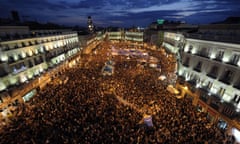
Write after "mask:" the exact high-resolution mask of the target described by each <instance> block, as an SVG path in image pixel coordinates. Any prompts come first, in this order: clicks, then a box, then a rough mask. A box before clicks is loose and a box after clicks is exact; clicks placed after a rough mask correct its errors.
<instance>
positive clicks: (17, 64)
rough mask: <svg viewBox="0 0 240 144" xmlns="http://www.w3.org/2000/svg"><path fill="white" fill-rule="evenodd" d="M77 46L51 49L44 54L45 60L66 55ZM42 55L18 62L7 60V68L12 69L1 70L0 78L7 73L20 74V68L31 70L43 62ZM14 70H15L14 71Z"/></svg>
mask: <svg viewBox="0 0 240 144" xmlns="http://www.w3.org/2000/svg"><path fill="white" fill-rule="evenodd" d="M77 46H78V45H77V43H75V44H72V45H70V46H69V45H68V46H64V47H62V48H60V49H53V50H51V51H47V52H46V53H45V56H46V60H47V61H49V60H50V59H52V58H54V57H56V56H58V55H61V54H63V53H67V52H68V51H69V50H71V49H74V48H76V47H77ZM43 55H44V54H42V53H41V54H38V55H35V56H31V57H26V58H24V59H20V60H18V61H13V60H12V61H11V59H9V61H8V66H7V67H12V70H7V71H8V72H7V71H6V70H4V69H3V70H1V73H0V77H4V76H6V75H7V74H8V73H9V72H10V73H17V72H20V71H21V70H22V68H23V67H24V68H31V67H33V66H34V65H38V64H40V63H42V62H44V58H43ZM32 59H33V61H34V64H33V63H32V61H31V60H32ZM14 69H15V70H14Z"/></svg>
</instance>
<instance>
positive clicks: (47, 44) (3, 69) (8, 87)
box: [0, 27, 81, 108]
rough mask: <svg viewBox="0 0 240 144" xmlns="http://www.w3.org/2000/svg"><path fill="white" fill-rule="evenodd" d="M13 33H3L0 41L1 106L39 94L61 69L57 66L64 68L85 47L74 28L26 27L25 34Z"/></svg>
mask: <svg viewBox="0 0 240 144" xmlns="http://www.w3.org/2000/svg"><path fill="white" fill-rule="evenodd" d="M0 29H1V28H0ZM9 29H11V28H9ZM15 29H20V30H22V29H23V28H21V27H19V28H17V27H16V28H15ZM5 30H6V29H5ZM2 31H4V30H1V32H2ZM26 31H27V32H26ZM10 32H11V33H7V31H6V32H5V33H4V34H3V32H2V35H1V37H2V39H1V41H0V103H1V104H0V106H1V108H4V107H5V106H6V105H9V104H11V103H13V102H15V101H22V100H23V101H26V100H27V99H28V98H27V97H29V94H28V93H29V92H30V93H33V92H34V93H36V92H35V90H36V89H38V88H41V87H43V86H44V85H45V84H46V83H47V82H49V81H50V80H51V73H52V74H54V72H57V71H56V69H57V68H58V69H59V71H62V70H63V69H64V68H65V67H66V66H68V64H69V62H70V60H71V59H72V58H73V57H75V56H76V55H77V54H78V53H79V51H80V50H81V47H80V45H79V40H78V35H77V33H76V32H73V31H69V30H67V31H66V30H38V31H28V28H25V31H23V33H21V31H17V33H13V32H12V31H10ZM32 90H34V91H32ZM27 94H28V95H27ZM25 96H26V97H25Z"/></svg>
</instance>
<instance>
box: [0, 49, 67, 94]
mask: <svg viewBox="0 0 240 144" xmlns="http://www.w3.org/2000/svg"><path fill="white" fill-rule="evenodd" d="M63 53H64V52H63V51H58V52H57V53H54V54H53V55H51V58H54V57H56V56H59V55H61V54H63ZM66 56H67V59H68V58H72V55H69V56H68V55H66ZM46 59H47V58H46ZM32 62H34V64H33V63H32ZM43 62H44V59H43V57H39V58H35V59H29V60H28V61H22V62H19V63H17V64H15V65H12V66H11V68H9V69H11V70H10V71H11V72H12V73H14V72H23V71H25V70H27V69H28V68H31V67H33V66H36V65H38V64H41V63H43ZM62 62H64V60H63V59H59V60H56V63H52V62H51V61H49V62H47V64H48V68H45V69H43V70H39V73H34V75H33V77H31V78H28V77H27V81H26V82H28V81H29V80H33V79H35V77H38V76H39V75H41V73H44V72H45V71H46V70H51V69H52V68H54V67H55V66H57V65H59V64H61V63H62ZM3 70H5V69H3ZM1 72H2V71H0V74H1ZM8 74H9V72H6V71H5V76H6V75H8ZM14 74H17V73H14ZM0 77H1V75H0ZM22 83H23V82H21V80H20V77H19V79H17V82H16V83H15V84H14V85H8V86H7V89H5V90H3V91H1V92H0V94H1V93H4V91H9V90H10V91H11V89H15V88H16V87H18V86H21V85H22Z"/></svg>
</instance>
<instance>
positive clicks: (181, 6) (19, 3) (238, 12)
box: [0, 0, 240, 27]
mask: <svg viewBox="0 0 240 144" xmlns="http://www.w3.org/2000/svg"><path fill="white" fill-rule="evenodd" d="M11 10H16V11H18V12H19V15H20V18H21V19H22V20H23V19H25V20H37V21H39V22H44V23H45V22H54V23H58V24H65V25H70V26H73V25H81V26H86V25H87V16H92V19H93V22H94V24H95V25H97V26H109V25H112V26H133V25H135V26H143V27H145V26H147V25H148V24H150V23H151V22H153V21H156V20H157V19H159V18H161V19H167V20H180V21H185V22H187V23H192V24H203V23H210V22H215V21H222V20H224V19H225V18H226V17H228V16H240V0H0V17H2V18H7V17H10V11H11Z"/></svg>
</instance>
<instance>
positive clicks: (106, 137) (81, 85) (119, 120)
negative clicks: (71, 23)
mask: <svg viewBox="0 0 240 144" xmlns="http://www.w3.org/2000/svg"><path fill="white" fill-rule="evenodd" d="M98 47H99V49H94V51H93V52H91V53H88V54H84V53H83V54H82V55H81V61H80V62H79V63H77V64H76V65H75V66H73V67H71V68H68V69H67V70H66V72H64V73H62V74H60V76H59V77H56V78H54V79H53V80H52V82H50V83H49V84H47V86H46V87H45V88H44V89H42V90H41V91H39V92H38V93H37V94H36V96H34V97H33V98H32V99H31V100H29V102H27V103H25V104H24V106H22V107H24V108H19V109H18V110H19V112H17V115H16V116H13V115H12V114H10V115H11V117H7V116H6V115H4V116H5V118H3V119H4V122H2V123H1V132H0V135H1V139H0V143H12V142H13V141H14V142H16V143H26V142H31V143H189V142H190V143H219V142H222V141H224V140H226V141H227V140H228V138H229V137H230V136H226V134H223V133H222V132H221V131H219V130H218V128H217V127H216V126H215V125H212V124H211V123H210V121H208V120H207V118H206V114H205V113H202V112H198V111H197V109H196V108H195V107H194V106H192V104H191V102H190V100H189V99H187V98H179V95H180V92H179V91H177V90H176V89H175V88H174V84H175V82H176V74H175V71H176V65H175V64H176V60H175V58H174V57H173V56H168V57H166V52H165V51H163V50H162V49H161V50H151V49H148V48H145V47H143V46H141V45H139V46H137V45H135V46H132V47H131V48H128V46H127V44H126V43H124V42H119V43H111V42H110V41H103V42H102V43H100V44H99V46H98ZM60 77H61V78H64V79H63V80H61V79H60ZM13 138H14V139H13Z"/></svg>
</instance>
